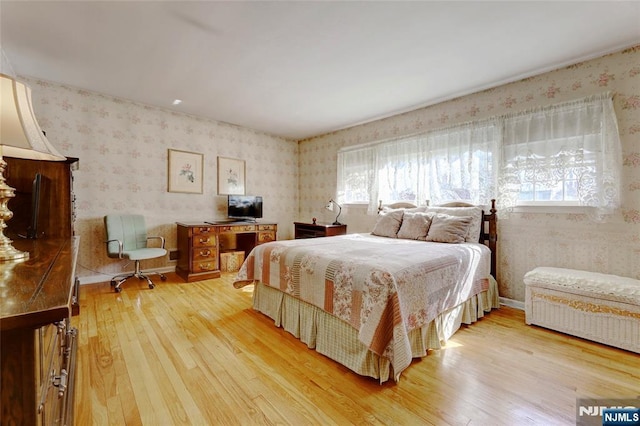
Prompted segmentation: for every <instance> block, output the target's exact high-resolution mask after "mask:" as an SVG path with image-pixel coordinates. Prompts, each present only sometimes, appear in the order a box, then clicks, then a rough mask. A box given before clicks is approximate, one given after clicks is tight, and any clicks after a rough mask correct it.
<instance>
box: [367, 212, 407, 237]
mask: <svg viewBox="0 0 640 426" xmlns="http://www.w3.org/2000/svg"><path fill="white" fill-rule="evenodd" d="M403 215H404V209H397V210H387V211H383V212H381V213H380V214H379V215H378V220H377V221H376V225H375V226H374V227H373V231H371V233H372V234H373V235H378V236H379V237H390V238H398V229H400V225H401V224H402V216H403Z"/></svg>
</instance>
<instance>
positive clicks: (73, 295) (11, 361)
mask: <svg viewBox="0 0 640 426" xmlns="http://www.w3.org/2000/svg"><path fill="white" fill-rule="evenodd" d="M78 243H79V239H78V237H72V238H58V239H53V238H47V239H40V240H25V239H19V240H18V239H16V240H14V242H13V246H14V247H15V248H16V249H18V250H22V251H25V250H26V251H28V252H29V260H27V261H26V262H22V263H2V262H0V284H1V285H0V374H1V383H0V385H1V386H0V395H1V396H0V398H1V403H0V407H1V409H2V417H1V421H0V423H1V424H3V425H12V424H15V425H53V424H56V425H72V424H73V401H74V383H75V366H76V361H75V358H76V350H77V349H76V348H77V343H76V336H77V331H76V329H75V328H73V327H72V326H71V316H72V313H73V312H74V311H75V312H78V311H79V308H77V290H78V282H77V280H76V278H75V266H76V259H77V255H78Z"/></svg>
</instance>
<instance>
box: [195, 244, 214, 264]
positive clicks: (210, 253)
mask: <svg viewBox="0 0 640 426" xmlns="http://www.w3.org/2000/svg"><path fill="white" fill-rule="evenodd" d="M191 258H192V259H193V261H194V262H200V261H203V260H209V259H217V258H218V251H217V250H216V249H215V247H212V246H210V247H206V246H205V247H195V248H194V249H193V250H192V251H191Z"/></svg>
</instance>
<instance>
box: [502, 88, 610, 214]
mask: <svg viewBox="0 0 640 426" xmlns="http://www.w3.org/2000/svg"><path fill="white" fill-rule="evenodd" d="M503 123H504V124H503V141H502V155H501V164H500V184H499V193H500V198H499V204H500V207H501V209H512V208H513V207H514V206H516V205H518V204H535V203H536V202H540V201H542V202H547V203H548V202H555V201H557V202H560V203H564V204H571V203H573V204H577V205H581V206H588V207H594V213H595V216H596V217H601V216H602V215H604V214H610V213H612V211H613V209H615V208H617V207H618V206H619V204H620V166H621V164H622V160H621V158H622V153H621V145H620V138H619V135H618V126H617V121H616V117H615V112H614V109H613V102H612V98H611V95H610V94H602V95H597V96H592V97H589V98H585V99H582V100H578V101H573V102H568V103H564V104H560V105H556V106H552V107H548V108H544V109H540V110H535V111H527V112H524V113H520V114H517V115H513V116H507V117H504V118H503Z"/></svg>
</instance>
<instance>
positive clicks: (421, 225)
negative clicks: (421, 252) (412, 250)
mask: <svg viewBox="0 0 640 426" xmlns="http://www.w3.org/2000/svg"><path fill="white" fill-rule="evenodd" d="M434 215H435V213H423V212H410V211H405V212H404V216H403V217H402V224H401V225H400V230H399V231H398V238H404V239H407V240H422V241H425V240H426V239H427V232H428V231H429V226H431V220H432V218H433V216H434Z"/></svg>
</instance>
